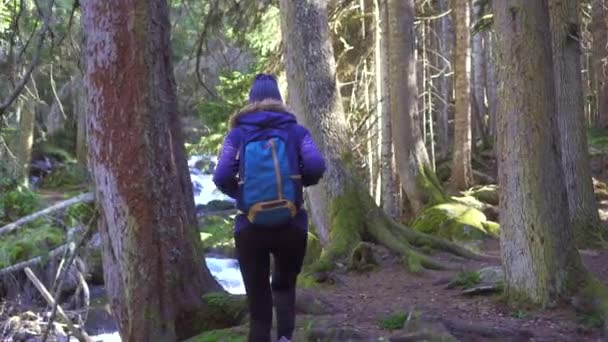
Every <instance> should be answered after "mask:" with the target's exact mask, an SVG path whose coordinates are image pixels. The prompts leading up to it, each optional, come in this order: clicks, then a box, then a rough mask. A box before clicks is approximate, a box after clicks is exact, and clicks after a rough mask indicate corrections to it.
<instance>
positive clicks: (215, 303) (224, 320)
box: [190, 292, 247, 331]
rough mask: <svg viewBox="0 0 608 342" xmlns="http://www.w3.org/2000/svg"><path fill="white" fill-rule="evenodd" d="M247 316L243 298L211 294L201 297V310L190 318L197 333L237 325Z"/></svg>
mask: <svg viewBox="0 0 608 342" xmlns="http://www.w3.org/2000/svg"><path fill="white" fill-rule="evenodd" d="M246 314H247V299H246V297H245V296H235V295H230V294H228V293H223V292H212V293H208V294H206V295H204V296H203V309H202V310H201V311H200V312H198V313H194V314H193V316H194V317H190V320H192V321H193V322H195V323H194V325H192V326H197V327H199V331H208V330H214V329H223V328H228V327H232V326H236V325H239V324H241V323H242V322H243V319H244V318H245V316H246Z"/></svg>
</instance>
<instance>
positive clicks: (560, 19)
mask: <svg viewBox="0 0 608 342" xmlns="http://www.w3.org/2000/svg"><path fill="white" fill-rule="evenodd" d="M579 11H580V8H579V3H578V1H575V0H572V1H561V0H549V15H550V21H551V33H552V42H553V46H552V47H553V74H554V80H555V96H556V100H557V101H556V102H557V123H558V128H559V137H560V145H561V156H562V167H563V171H564V180H565V183H566V190H567V194H568V206H569V208H570V222H571V224H572V226H573V227H574V231H575V235H576V239H577V242H578V244H579V245H580V246H583V245H589V244H593V243H594V242H597V241H598V237H599V234H600V230H601V229H602V228H601V225H600V218H599V214H598V208H597V203H596V200H595V196H594V193H593V182H592V180H591V165H590V163H589V152H588V151H589V150H588V147H587V130H586V125H585V113H584V99H583V84H582V79H581V56H580V53H581V50H580V49H581V46H580V42H579V40H578V39H575V38H573V37H580V36H581V32H580V20H579Z"/></svg>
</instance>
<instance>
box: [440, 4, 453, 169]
mask: <svg viewBox="0 0 608 342" xmlns="http://www.w3.org/2000/svg"><path fill="white" fill-rule="evenodd" d="M448 9H449V5H448V0H439V11H440V12H441V13H445V12H447V11H448ZM450 20H451V16H449V15H444V16H443V17H442V18H441V22H440V37H441V41H440V49H439V51H440V53H441V56H442V57H443V58H442V60H443V62H442V67H441V68H442V70H443V71H442V75H441V80H440V83H439V89H440V94H441V97H442V100H441V101H439V106H440V107H439V108H438V111H437V146H438V157H439V158H440V159H445V158H447V157H448V154H449V151H450V145H451V144H450V138H449V130H450V128H449V127H450V126H449V111H450V98H451V93H452V87H451V85H452V82H451V79H450V76H448V73H449V72H450V71H451V64H450V59H451V56H452V46H453V44H452V36H453V35H452V30H451V28H450V26H451V25H450Z"/></svg>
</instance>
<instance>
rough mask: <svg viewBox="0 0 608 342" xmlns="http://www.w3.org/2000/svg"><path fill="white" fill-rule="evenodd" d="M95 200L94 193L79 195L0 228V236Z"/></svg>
mask: <svg viewBox="0 0 608 342" xmlns="http://www.w3.org/2000/svg"><path fill="white" fill-rule="evenodd" d="M94 200H95V194H94V193H92V192H87V193H85V194H82V195H78V196H76V197H72V198H70V199H69V200H65V201H63V202H59V203H56V204H54V205H52V206H50V207H48V208H46V209H43V210H40V211H38V212H35V213H33V214H31V215H28V216H26V217H23V218H20V219H19V220H17V221H15V222H13V223H9V224H7V225H6V226H4V227H2V228H0V235H2V234H7V233H10V232H12V231H14V230H16V229H18V228H20V227H22V226H23V225H25V224H26V223H29V222H32V221H35V220H36V219H38V218H40V217H42V216H46V215H49V214H51V213H54V212H56V211H60V210H63V209H65V208H68V207H71V206H73V205H75V204H79V203H91V202H93V201H94Z"/></svg>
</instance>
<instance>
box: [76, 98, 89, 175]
mask: <svg viewBox="0 0 608 342" xmlns="http://www.w3.org/2000/svg"><path fill="white" fill-rule="evenodd" d="M73 98H74V105H73V107H74V116H75V118H76V160H77V161H78V165H80V168H81V169H82V170H83V171H87V169H88V165H87V164H88V161H87V160H88V159H87V107H86V93H85V89H84V87H80V88H78V89H76V90H75V93H74V96H73Z"/></svg>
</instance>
